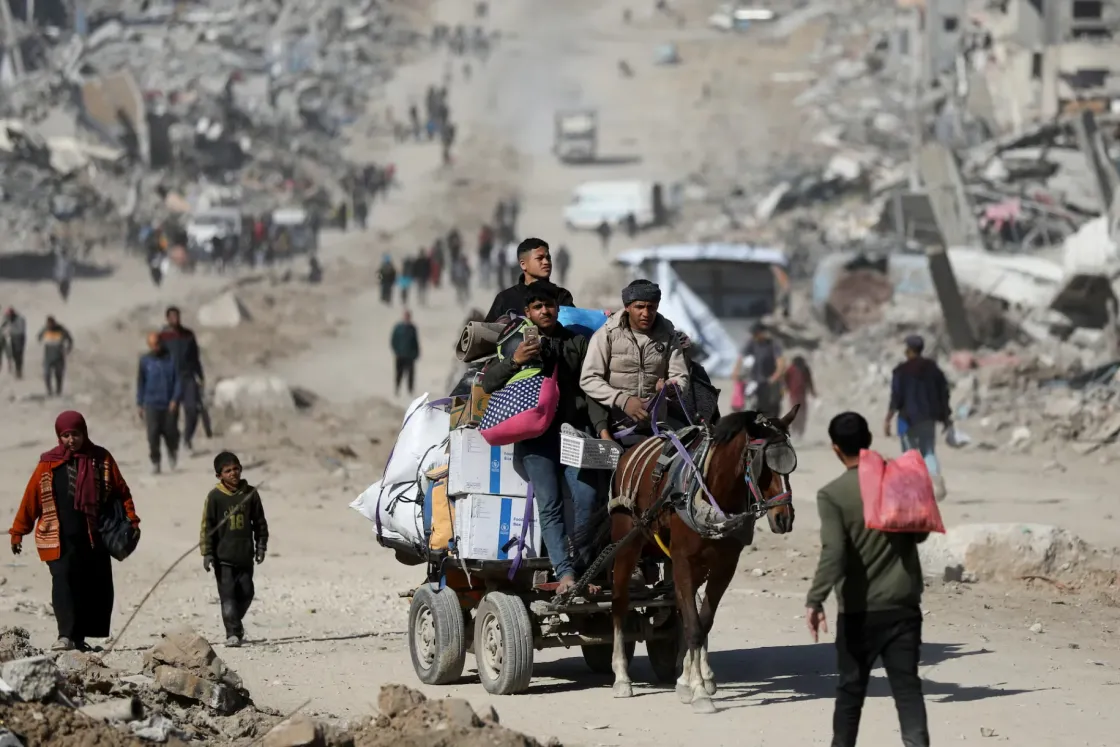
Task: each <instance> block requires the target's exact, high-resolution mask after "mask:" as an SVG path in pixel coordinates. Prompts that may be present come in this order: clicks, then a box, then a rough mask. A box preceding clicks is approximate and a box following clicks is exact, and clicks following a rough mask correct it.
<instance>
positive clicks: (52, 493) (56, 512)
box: [8, 410, 140, 651]
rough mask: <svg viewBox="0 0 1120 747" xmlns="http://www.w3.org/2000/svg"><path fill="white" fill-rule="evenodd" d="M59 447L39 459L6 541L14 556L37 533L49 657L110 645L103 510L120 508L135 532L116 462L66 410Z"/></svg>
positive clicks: (59, 423)
mask: <svg viewBox="0 0 1120 747" xmlns="http://www.w3.org/2000/svg"><path fill="white" fill-rule="evenodd" d="M54 430H55V434H56V435H57V436H58V446H56V447H54V448H53V449H51V450H50V451H48V452H46V453H44V454H43V455H42V456H40V457H39V464H37V465H36V466H35V472H34V473H32V475H31V479H30V480H29V481H28V483H27V489H26V490H25V491H24V493H23V501H22V502H21V503H20V506H19V511H18V512H17V513H16V518H15V521H14V522H12V528H11V530H9V532H8V533H9V534H10V535H11V536H12V552H13V553H14V554H16V555H19V553H20V552H21V551H22V549H23V537H24V535H27V534H30V533H31V531H32V529H34V531H35V547H36V549H37V550H38V551H39V558H40V559H41V560H43V561H45V562H46V564H47V566H48V567H49V568H50V570H51V582H52V592H51V598H52V601H53V603H54V616H55V619H56V621H57V622H58V641H57V642H56V643H55V644H54V646H52V647H51V648H52V649H53V650H55V651H67V650H70V649H75V648H77V649H87V648H88V646H87V644H86V639H87V638H108V637H109V622H110V618H111V617H112V614H113V567H112V562H111V559H110V557H109V552H108V550H106V549H105V545H104V543H103V542H102V540H101V535H100V532H99V531H98V519H99V517H100V515H101V510H102V508H103V507H104V506H105V505H106V504H107V503H108V502H109V501H120V502H121V503H122V504H123V505H124V510H125V515H126V516H127V517H128V520H129V521H130V522H131V523H132V525H133V527H136V528H137V530H139V525H140V519H139V518H138V517H137V516H136V509H135V507H134V506H133V504H132V494H131V493H130V492H129V490H128V485H127V484H126V483H125V481H124V478H123V477H122V476H121V472H120V469H119V468H118V467H117V462H116V460H114V459H113V456H112V455H111V454H110V453H109V452H108V451H106V450H105V449H103V448H101V447H100V446H97V445H95V444H93V443H92V442H90V440H89V434H88V432H87V430H86V421H85V418H83V417H82V415H81V413H77V412H74V411H73V410H67V411H66V412H64V413H62V414H61V415H59V416H58V419H57V420H55V423H54Z"/></svg>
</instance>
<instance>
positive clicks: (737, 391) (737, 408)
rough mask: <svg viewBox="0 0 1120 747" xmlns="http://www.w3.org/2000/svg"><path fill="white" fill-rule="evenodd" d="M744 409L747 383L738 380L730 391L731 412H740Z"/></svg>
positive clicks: (745, 407) (745, 406)
mask: <svg viewBox="0 0 1120 747" xmlns="http://www.w3.org/2000/svg"><path fill="white" fill-rule="evenodd" d="M745 409H747V383H746V382H745V381H743V380H741V379H740V380H739V381H736V382H735V385H734V387H732V389H731V411H732V412H742V411H743V410H745Z"/></svg>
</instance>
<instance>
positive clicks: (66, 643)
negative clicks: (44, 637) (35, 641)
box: [51, 636, 74, 651]
mask: <svg viewBox="0 0 1120 747" xmlns="http://www.w3.org/2000/svg"><path fill="white" fill-rule="evenodd" d="M73 650H74V642H73V641H72V640H70V639H69V638H66V637H64V636H59V639H58V640H57V641H55V642H54V643H53V644H51V651H73Z"/></svg>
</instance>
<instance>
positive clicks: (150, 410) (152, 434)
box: [144, 407, 179, 464]
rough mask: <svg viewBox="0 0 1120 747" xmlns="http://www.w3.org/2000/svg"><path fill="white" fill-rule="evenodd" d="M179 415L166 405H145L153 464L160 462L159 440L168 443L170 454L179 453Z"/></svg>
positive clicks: (145, 420) (149, 451)
mask: <svg viewBox="0 0 1120 747" xmlns="http://www.w3.org/2000/svg"><path fill="white" fill-rule="evenodd" d="M177 421H178V415H177V414H176V413H173V412H171V411H170V410H169V409H167V408H166V407H145V408H144V423H145V424H146V425H147V426H148V458H149V459H151V460H152V464H159V461H160V458H159V442H160V439H161V438H162V439H163V442H164V443H165V444H167V454H168V456H170V457H172V458H174V457H175V455H176V454H178V453H179V423H178V422H177Z"/></svg>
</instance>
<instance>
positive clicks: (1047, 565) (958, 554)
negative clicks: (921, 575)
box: [918, 524, 1089, 582]
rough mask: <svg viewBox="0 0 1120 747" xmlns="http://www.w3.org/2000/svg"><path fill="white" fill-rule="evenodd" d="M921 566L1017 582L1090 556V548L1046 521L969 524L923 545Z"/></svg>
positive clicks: (939, 573)
mask: <svg viewBox="0 0 1120 747" xmlns="http://www.w3.org/2000/svg"><path fill="white" fill-rule="evenodd" d="M918 553H919V555H920V557H921V560H922V569H923V570H924V571H925V572H926V573H927V574H930V575H934V576H938V577H940V576H943V575H944V574H945V573H946V570H947V569H952V568H960V569H961V573H962V575H963V574H968V575H969V576H970V577H971V578H974V579H977V580H980V581H1002V582H1007V581H1017V580H1019V579H1022V578H1023V577H1024V576H1030V575H1040V576H1048V575H1051V574H1054V573H1057V572H1058V571H1059V570H1060V569H1063V566H1064V570H1069V569H1070V568H1072V567H1074V566H1076V565H1078V564H1079V563H1081V562H1083V561H1084V560H1086V558H1087V557H1088V553H1089V551H1088V548H1087V547H1086V545H1085V543H1084V542H1082V541H1081V540H1080V539H1078V538H1077V537H1075V536H1074V535H1072V534H1070V533H1069V532H1067V531H1066V530H1064V529H1060V528H1058V527H1053V526H1045V525H1041V524H964V525H959V526H954V527H951V528H950V529H949V531H948V532H947V533H946V534H933V535H930V537H929V539H927V540H926V541H925V542H923V543H922V544H921V545H919V549H918Z"/></svg>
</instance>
